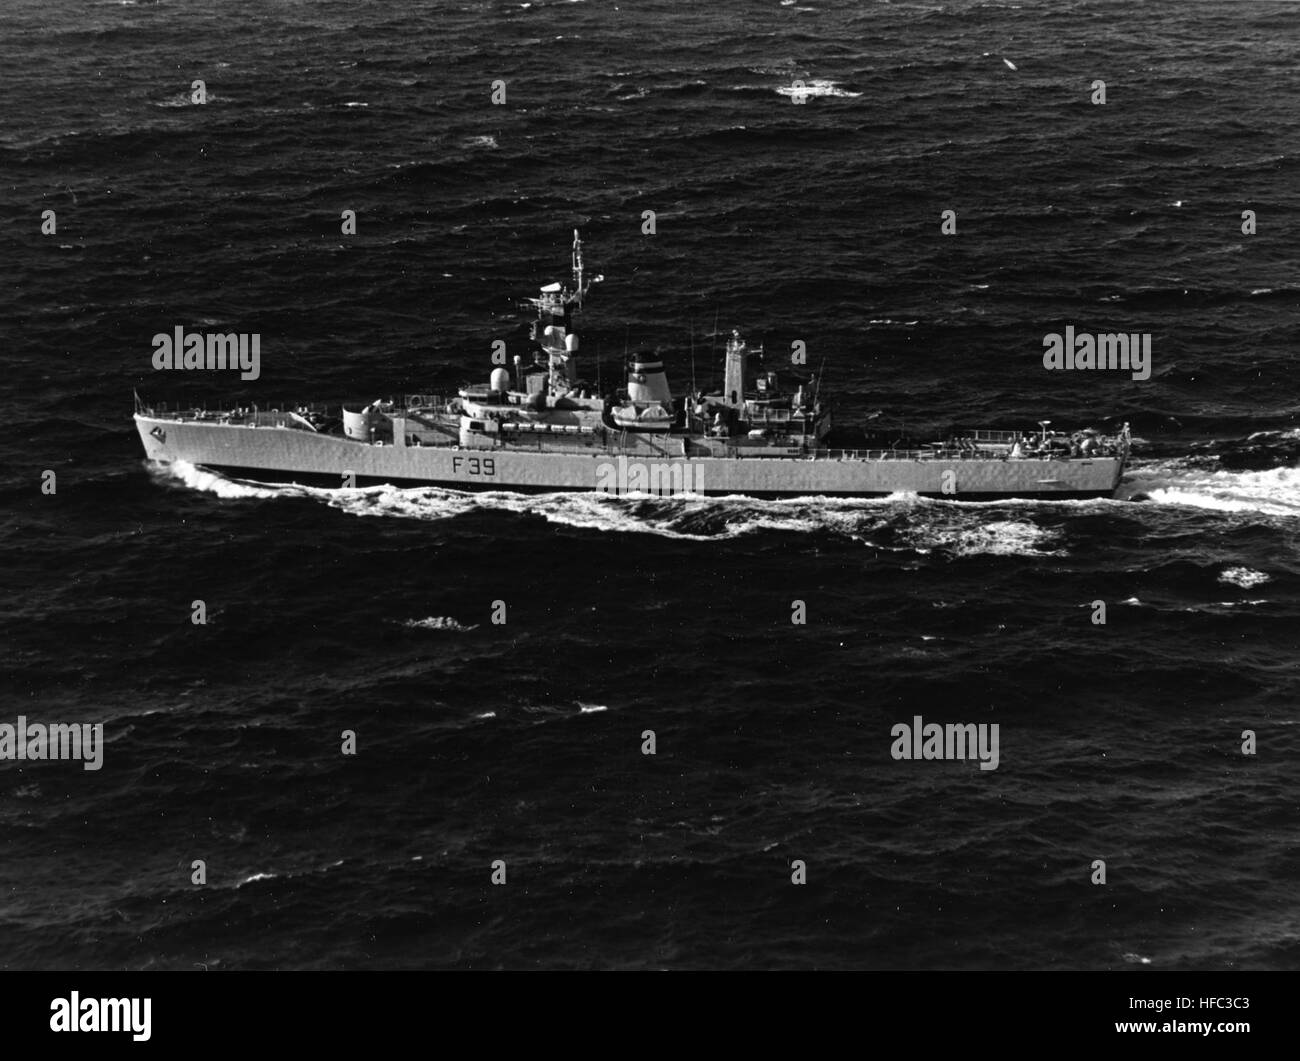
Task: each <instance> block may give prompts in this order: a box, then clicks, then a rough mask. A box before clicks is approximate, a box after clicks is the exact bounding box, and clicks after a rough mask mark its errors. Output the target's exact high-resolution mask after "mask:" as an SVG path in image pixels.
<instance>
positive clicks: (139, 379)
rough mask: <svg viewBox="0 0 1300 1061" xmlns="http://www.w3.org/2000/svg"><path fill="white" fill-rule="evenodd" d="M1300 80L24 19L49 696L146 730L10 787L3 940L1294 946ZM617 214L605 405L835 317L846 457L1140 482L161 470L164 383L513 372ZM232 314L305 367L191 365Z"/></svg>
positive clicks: (275, 13)
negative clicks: (1139, 361)
mask: <svg viewBox="0 0 1300 1061" xmlns="http://www.w3.org/2000/svg"><path fill="white" fill-rule="evenodd" d="M1298 67H1300V7H1298V6H1297V5H1294V4H1288V3H1235V2H1226V0H1225V2H1208V0H1207V2H1186V0H1154V2H1149V3H1130V2H1119V0H1052V2H1050V3H1049V2H1033V0H1024V2H1021V3H978V2H966V0H961V2H947V3H944V2H915V3H912V2H902V0H900V2H893V3H886V2H868V0H809V2H807V3H791V2H789V0H785V2H780V0H763V2H757V0H756V2H740V0H716V2H712V3H708V4H686V3H670V2H667V0H620V2H619V3H609V2H597V0H585V2H584V0H571V2H566V3H556V2H545V0H535V2H533V3H518V2H501V0H492V2H474V3H463V2H455V0H448V2H431V0H425V2H409V3H401V4H396V3H394V4H358V3H356V2H353V0H349V2H341V0H337V2H336V0H322V2H308V0H256V2H254V0H231V2H223V3H220V4H212V3H201V2H198V0H193V2H190V0H162V2H157V3H148V2H146V0H138V2H134V3H133V2H131V0H120V2H101V3H93V2H92V3H81V2H77V3H73V2H70V0H40V2H35V0H7V2H6V3H5V4H4V8H3V10H2V11H0V103H2V104H3V107H2V109H0V208H2V209H0V250H2V251H3V253H0V372H2V373H3V386H2V387H0V413H2V415H3V424H4V430H3V432H2V433H0V506H2V507H0V585H2V586H3V595H2V597H0V647H2V648H3V651H2V652H0V723H8V724H16V721H17V718H18V716H19V715H24V716H26V717H27V718H28V720H29V721H33V722H36V721H40V722H85V723H101V724H102V725H103V726H104V736H105V740H106V747H105V752H104V760H103V766H102V769H100V770H98V771H89V770H84V769H82V767H81V765H80V764H78V763H74V762H13V761H6V762H0V967H2V968H8V969H37V968H40V969H45V968H63V969H69V968H81V969H183V970H194V969H209V970H221V969H268V968H281V969H304V968H306V969H388V968H620V969H647V968H648V969H659V968H673V969H675V968H754V967H757V968H822V969H841V968H867V969H1074V968H1082V969H1143V968H1152V969H1216V970H1217V969H1280V968H1295V967H1296V966H1297V965H1300V900H1298V899H1297V892H1296V886H1295V881H1296V879H1297V876H1298V875H1300V815H1298V813H1297V811H1298V809H1300V808H1298V806H1297V804H1298V802H1300V800H1298V797H1297V781H1296V778H1297V763H1298V757H1300V729H1297V723H1298V722H1300V675H1298V674H1297V646H1298V644H1300V469H1298V468H1297V460H1298V458H1300V418H1298V417H1297V411H1298V409H1300V404H1298V403H1300V398H1298V394H1300V390H1298V389H1297V375H1296V357H1297V343H1298V342H1300V83H1298V82H1297V80H1296V70H1297V68H1298ZM195 80H202V81H203V82H204V88H205V92H206V102H204V103H201V104H200V103H195V102H193V95H192V94H193V92H194V91H195V90H194V87H193V82H194V81H195ZM498 80H499V81H502V82H504V87H505V93H506V98H505V102H504V103H502V104H494V103H493V102H492V92H493V82H494V81H498ZM1098 80H1101V81H1104V82H1105V86H1106V88H1105V90H1106V101H1105V103H1104V104H1096V103H1093V102H1092V98H1093V94H1094V92H1095V91H1096V90H1095V87H1094V82H1096V81H1098ZM796 81H802V82H803V83H804V85H805V86H806V89H807V101H806V102H805V103H796V102H794V95H793V94H792V93H793V92H794V89H793V85H794V83H795V82H796ZM46 210H52V211H54V218H55V225H56V230H55V232H53V233H51V234H42V215H43V212H44V211H46ZM344 210H354V211H356V215H357V231H356V234H355V235H351V236H348V235H343V234H342V232H341V221H340V217H341V213H342V212H343V211H344ZM647 210H651V211H654V212H655V225H656V231H655V233H654V234H653V235H645V234H643V231H642V228H643V212H644V211H647ZM945 210H953V211H955V212H956V216H957V233H956V234H955V235H951V236H945V235H943V234H942V233H941V231H940V219H941V214H942V212H943V211H945ZM1245 210H1252V211H1255V214H1256V224H1257V231H1256V232H1255V233H1254V234H1249V235H1248V234H1243V231H1242V225H1243V220H1242V212H1243V211H1245ZM575 227H579V228H581V230H582V233H583V238H584V241H585V244H586V250H587V257H588V265H589V266H590V267H591V269H592V270H593V271H597V272H600V273H603V274H604V277H605V279H604V282H603V283H601V284H600V285H598V286H597V287H596V288H594V289H593V293H592V297H591V298H590V300H589V302H588V305H587V308H586V312H585V314H584V315H583V317H582V318H581V321H580V323H581V327H582V329H583V335H584V346H583V351H584V356H587V357H588V360H587V361H586V367H587V369H588V371H589V372H591V371H594V370H595V366H596V363H597V362H598V363H599V365H600V369H599V371H600V373H601V374H602V375H603V379H604V381H605V382H606V384H608V382H609V381H610V380H611V379H613V378H614V377H615V376H616V375H617V373H618V372H619V370H620V366H621V364H622V361H623V355H624V352H625V351H626V350H628V349H634V350H639V349H656V350H660V351H661V352H662V353H664V355H665V356H666V358H667V359H668V367H669V372H670V377H671V378H672V380H673V382H674V383H675V385H676V387H677V389H679V390H684V389H685V388H686V387H687V386H688V385H689V383H690V380H691V379H692V377H693V375H694V378H695V379H697V381H698V385H699V386H707V385H709V384H711V383H715V382H716V380H717V366H718V347H717V335H718V334H719V333H723V334H725V333H726V332H728V331H729V329H730V328H732V327H742V328H744V329H746V331H747V332H748V333H749V334H750V335H751V336H753V337H755V338H762V339H764V340H765V341H766V342H767V344H768V350H769V352H770V353H771V352H775V356H776V357H777V358H778V359H780V358H782V357H784V356H785V354H784V352H785V351H788V350H790V348H791V344H792V343H793V342H794V341H796V340H803V341H804V342H805V343H806V344H807V349H808V351H809V362H810V365H809V367H810V368H814V369H816V370H819V371H821V372H822V373H823V379H824V391H823V394H824V396H825V397H827V398H828V399H829V398H830V397H831V396H832V395H833V399H834V407H835V411H836V415H837V417H838V419H839V421H840V422H841V423H846V424H847V423H853V422H855V421H862V420H865V418H866V417H868V416H872V414H878V415H876V416H875V417H874V419H873V420H872V421H870V422H871V423H872V424H873V425H875V426H882V425H887V424H892V423H897V424H898V425H899V428H900V430H903V429H904V428H905V429H906V431H908V432H909V433H912V434H920V435H926V434H929V433H935V434H942V433H944V432H946V431H947V430H949V429H950V428H951V427H952V426H979V425H985V426H993V427H1032V425H1034V424H1035V423H1036V421H1038V420H1040V419H1050V420H1052V422H1053V424H1054V425H1055V426H1059V427H1067V428H1068V427H1088V426H1093V427H1099V428H1104V429H1107V430H1113V429H1115V428H1116V427H1118V426H1119V425H1120V424H1122V423H1123V422H1125V421H1128V422H1129V423H1130V424H1131V426H1132V431H1133V434H1134V436H1135V439H1136V442H1135V453H1134V461H1133V463H1132V466H1131V467H1130V469H1129V472H1128V474H1127V475H1126V479H1125V482H1124V484H1123V486H1122V487H1121V490H1120V495H1121V496H1120V498H1118V499H1116V500H1107V501H1092V502H1073V503H1027V502H1008V503H993V504H963V503H951V502H943V501H934V500H924V499H918V498H915V497H892V498H888V499H883V500H863V501H846V500H834V501H825V500H818V499H815V498H805V499H796V500H787V501H753V500H746V499H742V498H723V499H708V500H701V499H698V498H694V499H692V498H618V497H608V496H598V495H578V494H572V495H556V496H542V497H525V496H519V495H514V494H510V493H488V494H480V495H469V494H462V493H458V492H455V491H450V490H438V489H393V488H387V487H373V488H365V489H355V490H333V491H331V490H324V489H310V488H304V487H275V486H266V485H261V484H257V483H249V482H242V481H232V480H229V479H223V478H221V477H219V476H216V475H214V474H211V473H209V472H207V471H204V470H203V469H198V468H193V467H188V466H179V467H174V468H170V469H159V468H152V467H149V466H147V465H146V463H145V462H144V460H143V455H142V448H141V446H140V442H139V440H138V438H137V437H136V435H135V432H134V429H133V426H132V421H131V411H132V391H133V389H138V390H139V391H140V392H141V393H142V394H143V395H144V396H145V397H146V398H148V399H151V400H161V401H180V402H185V403H189V404H200V403H203V402H208V403H210V404H214V405H215V404H217V403H219V402H223V401H225V402H231V401H235V402H243V403H245V404H247V403H249V402H251V401H257V402H264V403H274V402H277V401H293V402H305V401H324V402H329V403H337V402H340V401H342V400H345V399H347V400H351V399H360V400H363V401H365V400H371V399H374V398H378V397H384V396H389V395H401V394H403V393H406V392H411V391H431V390H435V391H436V390H440V391H449V390H451V389H452V388H454V387H455V386H456V385H457V384H458V383H459V382H461V381H463V380H466V379H474V380H481V379H483V378H484V377H485V376H486V374H487V372H488V371H489V370H490V368H491V364H490V360H489V357H490V352H491V343H492V340H493V339H496V338H504V339H506V341H507V342H508V344H509V345H510V347H511V348H512V351H513V350H519V351H522V350H524V349H526V347H527V339H526V321H527V317H528V314H527V313H526V312H525V311H522V310H521V309H520V307H519V304H518V303H519V300H520V299H521V298H524V297H527V296H528V295H529V294H532V293H533V292H534V290H535V288H536V287H537V286H538V285H539V284H542V283H545V282H548V281H550V280H559V279H564V278H565V275H566V270H567V265H568V250H569V242H570V240H571V233H572V229H573V228H575ZM177 325H181V326H184V327H186V328H189V329H195V330H200V331H234V332H255V333H258V334H260V336H261V352H262V366H261V376H260V378H259V379H258V380H256V381H249V382H241V381H240V380H239V379H238V378H237V377H236V376H235V375H234V374H232V373H229V372H227V373H224V374H223V373H218V372H213V373H208V372H192V373H181V372H156V371H154V369H153V367H152V364H151V357H152V353H153V347H152V345H151V337H152V336H153V335H154V334H155V333H158V332H167V333H170V332H171V330H172V329H173V328H174V327H176V326H177ZM1066 325H1073V326H1075V327H1076V329H1077V330H1079V331H1092V332H1109V331H1124V332H1149V333H1150V334H1151V335H1152V337H1153V338H1152V349H1153V371H1152V374H1151V377H1150V379H1148V380H1133V379H1131V378H1129V375H1128V374H1127V373H1123V372H1097V371H1093V372H1086V371H1074V372H1050V371H1047V370H1046V369H1044V367H1043V365H1042V350H1043V347H1042V340H1043V336H1044V335H1045V334H1047V333H1049V332H1053V331H1061V330H1062V329H1063V328H1064V327H1065V326H1066ZM46 471H53V472H54V473H55V479H54V482H55V483H56V492H55V493H53V494H48V493H44V492H42V481H43V480H48V477H45V476H43V473H44V472H46ZM195 601H203V602H204V607H205V608H206V615H207V622H206V624H205V625H196V624H195V623H194V622H192V618H191V617H192V614H193V607H194V602H195ZM496 601H501V602H504V605H505V609H506V613H505V614H506V622H505V623H504V624H494V623H493V621H492V615H493V607H494V602H496ZM795 601H802V602H804V605H805V608H806V613H807V622H806V624H803V625H797V624H795V623H793V622H792V615H793V608H794V603H793V602H795ZM1097 601H1100V602H1103V603H1104V605H1105V609H1106V615H1105V618H1106V621H1105V623H1104V624H1102V623H1098V622H1094V621H1093V620H1094V616H1096V615H1097V613H1098V609H1097V608H1096V605H1095V604H1094V602H1097ZM916 716H921V717H922V718H923V719H924V720H925V721H926V722H930V721H938V722H944V723H948V722H953V723H975V724H994V723H996V724H998V726H999V727H1000V761H999V765H998V768H997V769H996V770H989V771H983V770H980V769H979V767H978V764H977V763H975V762H970V761H966V762H933V761H921V762H915V761H896V760H895V759H893V758H892V756H891V754H890V751H891V746H892V744H893V738H892V737H891V728H892V727H893V726H894V725H895V724H897V723H903V722H907V723H910V722H912V720H913V719H914V718H915V717H916ZM647 730H653V731H654V737H655V743H656V754H654V755H646V754H643V753H642V746H643V742H644V740H645V739H646V738H645V737H644V736H643V734H644V733H645V731H647ZM1246 730H1250V731H1253V733H1254V734H1255V741H1256V745H1257V747H1256V754H1254V755H1244V754H1242V745H1243V736H1242V735H1243V731H1246ZM344 731H352V732H353V733H354V734H355V737H356V754H355V755H344V754H342V743H343V739H344V738H343V733H344ZM196 860H202V861H203V863H204V865H205V868H206V883H205V884H203V885H202V886H199V885H195V884H194V883H192V874H193V873H194V872H195V871H194V868H193V867H194V863H195V861H196ZM498 860H500V861H501V862H504V864H505V873H506V883H505V884H504V885H499V884H495V885H494V884H493V883H492V874H493V868H492V866H493V863H494V862H495V861H498ZM1098 860H1101V861H1103V862H1104V863H1105V874H1106V881H1105V883H1104V884H1099V883H1094V882H1093V881H1094V879H1095V878H1096V873H1097V870H1096V868H1095V866H1094V864H1095V863H1096V862H1097V861H1098ZM796 861H802V862H803V864H804V871H805V872H806V881H807V882H806V884H802V885H799V884H794V883H792V874H794V873H795V870H794V869H792V863H794V862H796Z"/></svg>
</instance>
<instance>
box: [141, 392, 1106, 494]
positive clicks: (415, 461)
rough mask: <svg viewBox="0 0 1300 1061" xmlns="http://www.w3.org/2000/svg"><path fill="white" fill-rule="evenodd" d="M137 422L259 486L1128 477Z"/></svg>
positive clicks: (1038, 490)
mask: <svg viewBox="0 0 1300 1061" xmlns="http://www.w3.org/2000/svg"><path fill="white" fill-rule="evenodd" d="M135 422H136V429H137V430H138V431H139V434H140V440H141V442H143V444H144V449H145V453H146V455H147V456H148V457H149V459H150V460H154V461H160V462H173V461H186V462H188V463H190V464H194V465H197V466H201V467H206V468H211V469H215V470H218V471H224V472H227V473H232V474H235V475H239V476H243V477H248V478H253V479H259V480H262V481H266V482H316V483H321V484H324V485H330V486H347V485H358V486H359V485H366V484H368V483H376V482H385V483H393V484H395V485H408V484H409V485H416V484H431V485H439V486H446V487H451V488H454V489H461V490H512V491H522V492H540V491H569V490H604V491H606V492H619V493H624V492H627V493H632V492H641V493H662V494H668V493H693V494H704V495H727V494H745V495H750V496H755V497H800V496H808V495H819V494H824V495H830V496H842V497H872V496H876V497H879V496H885V495H889V494H896V493H914V494H920V495H928V496H933V497H949V498H955V499H964V500H984V499H996V498H1013V497H1014V498H1048V499H1052V498H1056V499H1061V500H1065V499H1075V498H1088V497H1111V496H1113V495H1114V493H1115V490H1116V488H1117V487H1118V485H1119V481H1120V477H1121V475H1122V474H1123V470H1124V462H1123V460H1122V459H1121V458H1119V457H1096V458H1093V459H1087V458H1071V459H1052V460H1047V459H1000V458H992V459H990V458H987V457H971V458H967V459H943V458H925V459H896V458H890V459H862V458H860V457H854V456H826V455H824V454H819V455H818V456H816V457H815V458H814V457H741V458H734V457H688V456H686V455H685V450H684V448H683V447H682V446H681V443H680V441H677V440H669V439H664V440H662V441H661V442H656V443H655V446H654V449H653V450H648V451H642V452H634V453H630V454H629V453H622V454H620V452H617V451H615V452H611V451H609V450H608V449H607V448H605V447H603V446H599V445H595V444H593V445H591V446H590V447H581V446H579V447H574V448H572V449H571V450H569V451H566V452H544V451H540V450H539V451H528V450H515V449H510V448H506V447H497V448H494V449H460V448H456V447H451V446H404V445H374V444H370V443H367V442H361V441H354V440H351V439H347V438H342V437H339V436H335V435H323V434H314V433H312V432H311V431H305V430H301V429H296V428H293V427H287V426H286V427H283V428H280V427H265V426H263V427H248V426H243V425H238V424H228V423H205V422H201V421H187V420H174V419H166V418H155V417H152V416H148V415H143V414H140V413H137V414H136V417H135ZM674 442H675V443H676V447H677V452H676V453H674V452H673V444H674ZM349 476H350V477H351V478H349Z"/></svg>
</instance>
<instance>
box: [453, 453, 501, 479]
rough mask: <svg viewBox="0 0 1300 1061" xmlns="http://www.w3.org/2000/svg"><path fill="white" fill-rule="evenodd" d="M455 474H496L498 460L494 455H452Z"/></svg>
mask: <svg viewBox="0 0 1300 1061" xmlns="http://www.w3.org/2000/svg"><path fill="white" fill-rule="evenodd" d="M451 472H452V474H453V475H461V474H465V475H496V473H497V462H496V461H495V460H494V459H493V458H492V457H452V458H451Z"/></svg>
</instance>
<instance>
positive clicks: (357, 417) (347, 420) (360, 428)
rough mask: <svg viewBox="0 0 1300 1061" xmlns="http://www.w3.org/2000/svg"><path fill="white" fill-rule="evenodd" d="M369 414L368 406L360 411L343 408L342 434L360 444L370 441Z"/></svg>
mask: <svg viewBox="0 0 1300 1061" xmlns="http://www.w3.org/2000/svg"><path fill="white" fill-rule="evenodd" d="M370 424H371V414H370V406H368V405H367V406H365V407H364V408H361V409H349V408H348V407H347V406H346V405H345V406H343V434H344V435H346V436H347V437H348V438H355V439H358V440H360V441H361V442H369V441H370Z"/></svg>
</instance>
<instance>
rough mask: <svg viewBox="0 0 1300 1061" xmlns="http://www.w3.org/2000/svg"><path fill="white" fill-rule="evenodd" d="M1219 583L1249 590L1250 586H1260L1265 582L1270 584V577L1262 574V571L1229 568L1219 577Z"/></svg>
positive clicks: (1246, 568) (1247, 568)
mask: <svg viewBox="0 0 1300 1061" xmlns="http://www.w3.org/2000/svg"><path fill="white" fill-rule="evenodd" d="M1219 581H1220V582H1225V583H1227V584H1228V585H1231V586H1240V587H1241V588H1242V589H1249V588H1250V587H1252V586H1262V585H1263V584H1264V583H1265V582H1271V581H1272V577H1271V576H1269V575H1266V574H1264V572H1263V571H1255V570H1253V569H1252V568H1249V567H1229V568H1227V569H1225V570H1224V571H1223V572H1222V573H1221V574H1220V575H1219Z"/></svg>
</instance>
